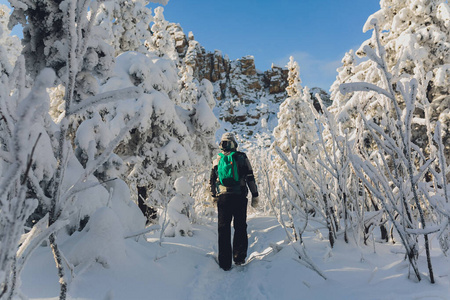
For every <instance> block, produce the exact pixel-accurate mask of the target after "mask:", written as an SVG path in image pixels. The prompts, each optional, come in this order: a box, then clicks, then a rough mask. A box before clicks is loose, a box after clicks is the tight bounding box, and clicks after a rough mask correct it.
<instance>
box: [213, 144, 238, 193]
mask: <svg viewBox="0 0 450 300" xmlns="http://www.w3.org/2000/svg"><path fill="white" fill-rule="evenodd" d="M234 153H235V152H231V153H230V154H229V155H225V154H223V153H219V155H220V160H219V163H218V165H217V173H218V175H219V181H220V184H221V185H223V186H235V185H238V184H239V174H238V166H237V163H236V160H235V159H234V158H233V154H234Z"/></svg>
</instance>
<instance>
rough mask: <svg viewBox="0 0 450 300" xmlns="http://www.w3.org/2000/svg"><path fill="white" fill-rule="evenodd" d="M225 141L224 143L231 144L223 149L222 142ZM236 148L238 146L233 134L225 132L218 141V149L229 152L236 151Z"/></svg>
mask: <svg viewBox="0 0 450 300" xmlns="http://www.w3.org/2000/svg"><path fill="white" fill-rule="evenodd" d="M225 141H226V142H231V143H230V144H231V145H229V146H225V147H224V145H223V144H222V142H225ZM237 146H238V144H237V142H236V138H235V136H234V133H232V132H225V133H224V134H223V135H222V138H221V139H220V147H221V149H223V150H227V151H229V150H232V149H236V148H237Z"/></svg>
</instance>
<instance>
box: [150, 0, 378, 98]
mask: <svg viewBox="0 0 450 300" xmlns="http://www.w3.org/2000/svg"><path fill="white" fill-rule="evenodd" d="M150 6H151V7H156V6H158V5H156V4H151V5H150ZM379 8H380V5H379V0H169V3H168V4H167V5H166V6H164V16H165V18H166V20H168V21H170V22H174V23H179V24H180V25H181V27H182V28H183V30H184V32H185V33H186V34H187V33H188V32H189V31H192V32H193V33H194V36H195V39H196V40H197V41H198V42H200V44H201V45H202V46H204V47H205V48H206V50H208V51H214V50H215V49H218V50H221V51H222V54H224V55H225V54H226V55H228V56H229V57H230V59H237V58H240V57H242V56H246V55H253V56H254V57H255V63H256V68H257V69H259V70H261V71H265V70H267V69H269V68H270V67H271V65H272V63H275V64H276V65H279V66H282V67H284V66H285V65H286V64H287V62H288V61H289V56H291V55H292V56H293V57H294V58H295V60H296V61H297V62H298V64H299V66H300V77H301V79H302V83H303V85H307V86H309V87H314V86H319V87H321V88H323V89H325V90H328V89H329V87H330V85H331V84H332V83H333V81H334V80H335V78H336V69H337V68H338V67H339V66H340V61H341V59H342V57H343V56H344V54H345V52H347V51H348V50H350V49H355V48H358V47H359V46H360V45H361V43H362V42H363V41H365V40H366V39H368V38H369V37H370V35H371V33H363V32H362V28H363V25H364V23H365V22H366V20H367V18H368V17H369V16H370V15H371V14H373V13H374V12H376V11H377V10H379Z"/></svg>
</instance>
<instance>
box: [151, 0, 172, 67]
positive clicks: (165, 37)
mask: <svg viewBox="0 0 450 300" xmlns="http://www.w3.org/2000/svg"><path fill="white" fill-rule="evenodd" d="M154 11H155V16H154V17H153V22H154V23H153V25H152V28H151V30H152V37H151V39H150V41H148V47H149V49H150V51H154V52H155V53H156V54H157V55H158V56H159V57H162V56H164V55H166V56H167V57H169V58H170V59H171V60H173V61H175V62H178V53H177V51H176V49H175V41H174V39H173V37H172V36H171V35H170V32H169V31H168V27H169V24H170V23H169V22H168V21H167V20H166V19H165V18H164V14H163V13H164V8H163V7H161V6H160V7H157V8H155V10H154Z"/></svg>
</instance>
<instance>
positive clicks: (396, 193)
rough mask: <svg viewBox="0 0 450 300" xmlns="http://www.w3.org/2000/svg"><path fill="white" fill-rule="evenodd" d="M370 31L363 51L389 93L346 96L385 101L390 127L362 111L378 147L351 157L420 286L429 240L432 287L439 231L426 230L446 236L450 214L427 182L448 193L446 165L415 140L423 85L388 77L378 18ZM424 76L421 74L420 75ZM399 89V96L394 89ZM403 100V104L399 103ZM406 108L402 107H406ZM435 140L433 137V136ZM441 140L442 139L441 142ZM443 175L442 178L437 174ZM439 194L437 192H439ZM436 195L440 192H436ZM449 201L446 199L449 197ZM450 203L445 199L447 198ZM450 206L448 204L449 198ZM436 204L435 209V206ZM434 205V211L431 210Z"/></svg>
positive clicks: (364, 86)
mask: <svg viewBox="0 0 450 300" xmlns="http://www.w3.org/2000/svg"><path fill="white" fill-rule="evenodd" d="M367 24H368V28H373V31H374V33H373V41H374V45H373V46H374V48H375V49H373V48H372V47H371V46H369V45H366V46H365V47H364V48H363V51H364V52H365V53H367V55H368V56H369V58H370V59H371V60H372V61H373V63H374V64H376V65H377V66H378V69H379V75H380V77H381V82H382V83H384V84H385V86H386V87H385V88H383V87H380V86H377V85H375V84H372V83H370V82H359V83H346V84H342V85H341V86H340V89H341V92H342V93H343V94H346V93H351V92H355V91H371V92H372V93H374V97H375V98H378V99H383V101H380V102H379V103H382V104H383V105H384V110H385V112H386V118H385V121H386V123H382V124H378V123H377V120H374V119H373V118H368V117H367V116H366V115H365V114H364V112H362V111H361V110H360V111H359V113H360V115H361V119H362V120H363V124H364V126H365V128H366V129H367V131H368V132H369V134H370V137H371V138H372V139H373V140H374V142H375V143H376V147H375V148H374V150H373V151H372V153H370V156H365V155H364V152H363V151H361V150H359V149H357V150H356V151H355V150H350V148H349V151H351V152H353V153H355V154H351V155H350V160H351V163H352V165H353V170H354V172H355V173H356V174H357V175H358V177H359V178H360V180H361V182H363V184H364V185H365V187H366V188H367V189H368V190H369V192H370V193H371V195H372V197H374V198H377V199H378V200H379V201H380V202H381V203H382V205H383V208H384V211H385V212H386V213H387V214H388V215H389V218H390V221H391V222H392V223H393V225H394V227H395V229H396V231H397V233H398V235H399V236H400V238H401V241H402V244H403V246H404V247H405V250H406V254H407V258H408V260H409V263H410V266H411V267H412V269H413V272H414V274H415V276H416V278H417V279H418V280H420V279H421V274H420V272H419V266H418V263H417V260H418V256H419V245H418V238H417V235H418V234H423V236H424V240H425V251H426V258H427V265H428V270H429V277H430V281H431V282H432V283H434V275H433V268H432V264H431V253H430V242H429V238H428V236H429V234H430V233H431V232H432V231H434V230H436V229H432V231H430V230H429V229H427V228H428V227H429V226H430V223H438V222H444V224H445V225H443V226H442V225H440V224H439V223H438V224H437V227H438V228H439V229H438V230H443V231H445V230H447V224H448V223H447V220H448V217H449V215H450V214H449V212H448V210H447V209H444V210H441V209H436V208H437V207H438V206H436V201H430V199H431V198H430V196H429V194H428V193H429V192H428V191H427V188H425V187H426V186H427V181H430V180H429V179H427V176H425V173H427V172H430V173H431V174H432V175H433V177H435V178H436V177H437V178H438V179H437V180H436V181H435V182H439V181H440V182H441V183H442V184H438V185H440V188H439V189H443V190H444V191H445V190H446V189H447V187H446V183H445V175H446V174H445V172H446V171H445V169H446V166H445V162H444V165H441V166H440V167H436V166H434V165H433V162H434V161H435V160H436V158H438V157H436V156H435V157H433V156H434V155H433V154H434V153H436V152H437V151H431V157H427V156H426V155H425V151H426V150H427V149H423V148H425V147H423V148H422V149H421V148H420V147H418V145H417V144H416V143H417V142H420V141H417V140H414V139H413V138H414V135H413V131H414V117H413V114H414V112H415V111H416V109H417V107H420V104H422V103H423V102H422V103H421V101H420V100H421V97H420V92H419V91H420V85H421V82H420V81H419V80H418V79H417V78H415V75H416V74H415V73H414V74H410V75H409V76H404V78H402V79H401V80H399V81H396V82H395V81H394V80H395V77H394V76H392V74H391V73H390V72H389V71H388V61H389V59H386V57H387V53H388V52H386V51H385V48H384V46H383V45H382V39H381V37H380V35H381V32H382V31H381V29H380V28H379V27H378V20H377V19H376V18H375V17H372V19H369V21H368V23H367ZM416 72H419V73H420V70H416ZM394 88H396V92H395V89H394ZM398 98H400V99H401V100H402V101H399V100H398ZM401 104H402V105H401ZM424 121H425V122H426V127H427V128H428V130H429V128H430V127H431V126H430V122H431V120H430V119H425V120H424ZM436 125H437V135H439V134H440V132H439V131H440V123H439V122H437V124H436ZM428 135H430V133H428ZM440 138H441V137H440ZM441 141H442V138H441V139H440V140H439V139H436V140H435V142H437V148H439V149H440V151H439V152H440V153H443V149H442V148H443V144H442V143H441ZM427 142H428V145H429V146H430V148H433V147H434V146H432V145H433V141H432V140H431V139H429V140H428V141H427ZM439 157H441V158H440V160H441V162H443V161H445V159H444V158H443V155H440V156H439ZM438 169H440V173H438V172H437V170H438ZM435 188H436V187H435ZM434 192H436V190H435V191H434ZM445 195H447V193H446V192H445ZM444 199H445V198H444ZM446 199H447V201H448V198H446ZM433 202H434V203H433ZM431 203H433V205H430V204H431Z"/></svg>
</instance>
